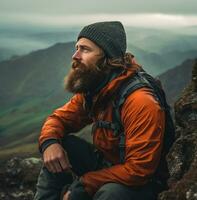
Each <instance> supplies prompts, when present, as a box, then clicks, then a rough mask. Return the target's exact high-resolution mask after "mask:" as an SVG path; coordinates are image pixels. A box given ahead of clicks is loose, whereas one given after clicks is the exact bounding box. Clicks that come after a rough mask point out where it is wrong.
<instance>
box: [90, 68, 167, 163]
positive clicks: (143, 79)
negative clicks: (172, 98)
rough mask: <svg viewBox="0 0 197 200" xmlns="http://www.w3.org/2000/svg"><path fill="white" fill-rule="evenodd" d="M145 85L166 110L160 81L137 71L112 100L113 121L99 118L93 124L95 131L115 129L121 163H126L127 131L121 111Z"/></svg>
mask: <svg viewBox="0 0 197 200" xmlns="http://www.w3.org/2000/svg"><path fill="white" fill-rule="evenodd" d="M144 87H146V88H149V89H150V90H151V92H152V95H153V96H154V98H155V99H156V101H157V102H158V103H159V104H160V106H161V108H162V109H164V110H165V109H166V108H167V106H166V105H167V103H166V100H165V98H164V96H163V95H165V94H164V92H163V93H162V91H163V90H161V88H159V86H158V83H156V81H155V80H154V78H152V77H151V76H150V75H148V74H147V73H146V72H144V71H137V72H136V73H135V75H134V76H133V77H132V78H130V79H129V80H126V81H125V82H124V83H123V84H122V85H121V87H120V88H119V89H118V91H117V94H116V97H117V98H116V99H115V100H114V101H113V102H112V105H113V111H112V122H108V121H102V120H98V121H96V122H95V123H94V124H93V133H94V131H95V129H96V128H107V129H112V130H113V134H114V136H116V137H117V136H119V156H120V163H124V160H125V133H124V127H123V125H122V121H121V115H120V111H121V108H122V105H123V104H124V102H125V100H126V98H127V97H128V96H129V95H130V94H131V93H133V92H134V91H136V90H138V89H140V88H144ZM163 99H164V100H163Z"/></svg>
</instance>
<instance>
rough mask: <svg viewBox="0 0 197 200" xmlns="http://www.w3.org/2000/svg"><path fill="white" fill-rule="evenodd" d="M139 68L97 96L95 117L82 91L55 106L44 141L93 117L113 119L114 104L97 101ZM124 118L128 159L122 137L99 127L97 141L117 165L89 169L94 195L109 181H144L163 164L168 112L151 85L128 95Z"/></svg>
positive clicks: (89, 184)
mask: <svg viewBox="0 0 197 200" xmlns="http://www.w3.org/2000/svg"><path fill="white" fill-rule="evenodd" d="M136 69H137V67H133V68H131V69H130V70H128V71H126V72H125V73H122V74H121V75H119V76H118V77H117V78H115V79H113V80H112V81H111V82H110V83H108V84H107V85H106V86H105V87H104V88H103V89H102V90H101V91H100V92H99V94H98V95H96V96H95V97H94V98H93V102H94V103H93V105H95V112H94V117H93V118H92V119H89V118H88V113H87V111H86V110H85V109H84V103H85V102H84V101H85V99H84V96H83V95H82V94H76V95H75V96H73V98H71V100H70V101H69V102H68V103H66V104H65V105H64V106H63V107H61V108H59V109H57V110H55V111H54V113H53V114H52V115H51V116H49V117H48V118H47V120H46V122H45V124H44V126H43V128H42V131H41V135H40V138H39V143H40V145H41V144H42V143H43V142H44V141H46V140H47V139H51V138H56V139H59V138H62V137H63V136H64V134H67V133H70V132H75V131H78V130H80V129H81V128H83V127H84V126H85V125H87V124H89V123H91V122H92V121H96V120H104V121H112V105H111V104H109V105H108V106H107V108H106V109H104V110H102V111H101V110H99V108H97V107H96V104H97V102H98V101H100V99H102V98H104V97H105V96H106V95H107V94H109V93H110V92H111V91H113V90H115V88H116V86H117V85H118V84H119V83H121V81H122V80H124V79H125V78H128V77H129V76H131V75H132V74H133V73H134V72H135V70H136ZM121 120H122V124H123V127H124V131H125V139H126V141H125V145H126V149H125V163H124V164H119V149H118V144H119V142H118V138H117V137H114V136H113V134H112V131H111V130H109V129H104V128H97V129H96V131H95V133H94V137H93V143H94V145H95V146H96V147H97V149H99V150H100V151H102V152H103V154H104V156H105V158H106V159H107V160H108V161H110V162H112V163H113V164H114V165H113V166H112V167H109V168H105V169H102V170H98V171H93V172H88V173H86V174H84V175H83V176H82V177H81V180H82V182H83V184H84V186H85V189H86V191H87V192H88V193H89V194H90V195H92V194H94V193H95V192H96V191H97V190H98V189H99V188H100V187H101V186H102V185H103V184H105V183H108V182H116V183H122V184H125V185H128V186H139V185H143V184H145V183H146V182H147V181H148V179H149V178H150V177H151V175H153V173H154V172H155V170H156V168H157V166H158V164H159V161H160V154H161V148H162V141H163V135H164V125H165V114H164V111H163V110H161V108H160V106H159V104H158V102H157V101H156V100H155V99H154V97H153V96H152V95H151V93H150V91H149V89H148V88H141V89H139V90H137V91H135V92H133V93H132V94H130V95H129V96H128V97H127V99H126V101H125V102H124V104H123V107H122V109H121Z"/></svg>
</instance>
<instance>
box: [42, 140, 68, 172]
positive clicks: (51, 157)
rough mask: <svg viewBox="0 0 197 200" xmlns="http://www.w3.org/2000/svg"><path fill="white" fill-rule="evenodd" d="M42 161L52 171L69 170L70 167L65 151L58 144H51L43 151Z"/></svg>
mask: <svg viewBox="0 0 197 200" xmlns="http://www.w3.org/2000/svg"><path fill="white" fill-rule="evenodd" d="M43 161H44V165H45V166H46V168H47V169H48V170H49V171H50V172H53V173H58V172H63V171H66V170H70V168H71V167H72V166H71V164H70V162H69V159H68V156H67V153H66V151H65V150H64V149H63V147H62V146H61V145H60V144H58V143H55V144H51V145H50V146H48V147H47V148H46V150H45V151H44V153H43Z"/></svg>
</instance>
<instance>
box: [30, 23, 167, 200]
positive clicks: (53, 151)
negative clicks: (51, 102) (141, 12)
mask: <svg viewBox="0 0 197 200" xmlns="http://www.w3.org/2000/svg"><path fill="white" fill-rule="evenodd" d="M126 46H127V45H126V34H125V30H124V27H123V25H122V24H121V23H120V22H118V21H110V22H98V23H94V24H90V25H88V26H85V27H84V28H83V29H82V31H81V32H80V33H79V35H78V38H77V43H76V51H75V53H74V55H73V57H72V60H73V62H72V68H71V70H70V72H69V74H68V75H67V76H66V78H65V88H66V89H67V90H68V91H69V92H72V93H74V96H73V97H72V98H71V99H70V101H69V102H67V103H66V104H65V105H64V106H62V107H60V108H58V109H56V110H55V111H54V112H53V114H51V115H50V116H49V117H48V118H47V120H46V122H45V123H44V125H43V127H42V131H41V135H40V137H39V146H40V151H41V152H42V155H43V163H44V165H43V168H42V169H41V173H40V175H39V178H38V184H37V191H36V194H35V197H34V200H46V199H47V200H58V199H60V198H61V199H62V198H63V199H64V200H74V199H75V200H88V199H93V200H111V199H113V200H131V199H132V200H142V199H143V200H154V199H156V195H157V194H156V193H157V192H156V186H155V184H153V181H152V177H153V175H154V174H155V172H156V170H157V169H158V166H159V163H160V160H161V150H162V145H163V136H164V127H165V112H164V110H163V109H162V108H161V105H160V103H159V102H158V100H157V98H155V95H154V94H153V92H152V90H151V89H150V88H147V87H142V88H139V89H137V90H135V91H134V92H132V93H131V94H130V95H128V97H126V99H125V101H124V102H123V104H122V106H121V109H120V120H121V124H122V127H123V129H124V136H123V138H124V141H123V142H124V145H123V146H124V157H123V161H120V159H121V155H120V151H119V148H120V146H121V145H119V143H120V141H121V139H120V136H119V135H115V134H113V131H117V130H116V127H111V128H109V127H104V126H99V123H100V122H102V123H100V124H105V125H106V124H109V123H111V122H112V121H113V114H112V112H113V102H114V100H115V99H116V98H117V97H118V93H117V91H119V90H120V89H119V88H121V85H122V83H124V82H125V81H126V80H130V79H131V78H132V77H133V76H134V74H136V73H137V72H138V71H140V70H142V68H141V67H140V66H139V65H138V64H137V63H136V62H135V60H134V57H133V56H132V54H130V53H126ZM97 122H99V123H97ZM106 122H107V123H106ZM92 123H93V124H94V125H95V124H97V126H94V125H93V144H90V143H88V142H86V141H84V140H82V139H80V138H78V137H77V136H74V135H73V134H72V135H71V134H70V133H75V132H77V131H79V130H81V129H82V128H84V127H85V126H86V125H88V124H92ZM112 129H114V130H112ZM73 174H75V176H76V177H75V179H73ZM61 195H62V197H60V196H61Z"/></svg>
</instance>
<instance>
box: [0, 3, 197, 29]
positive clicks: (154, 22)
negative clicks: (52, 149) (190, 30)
mask: <svg viewBox="0 0 197 200" xmlns="http://www.w3.org/2000/svg"><path fill="white" fill-rule="evenodd" d="M107 20H121V21H122V22H123V23H124V24H125V25H130V26H153V27H154V26H155V27H156V26H164V27H165V26H171V27H173V26H196V25H197V0H75V1H74V0H70V1H69V0H0V26H1V24H6V23H7V24H16V23H18V24H24V25H25V24H29V25H31V24H32V25H52V26H62V25H80V24H82V25H83V24H87V23H91V22H95V21H107Z"/></svg>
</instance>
